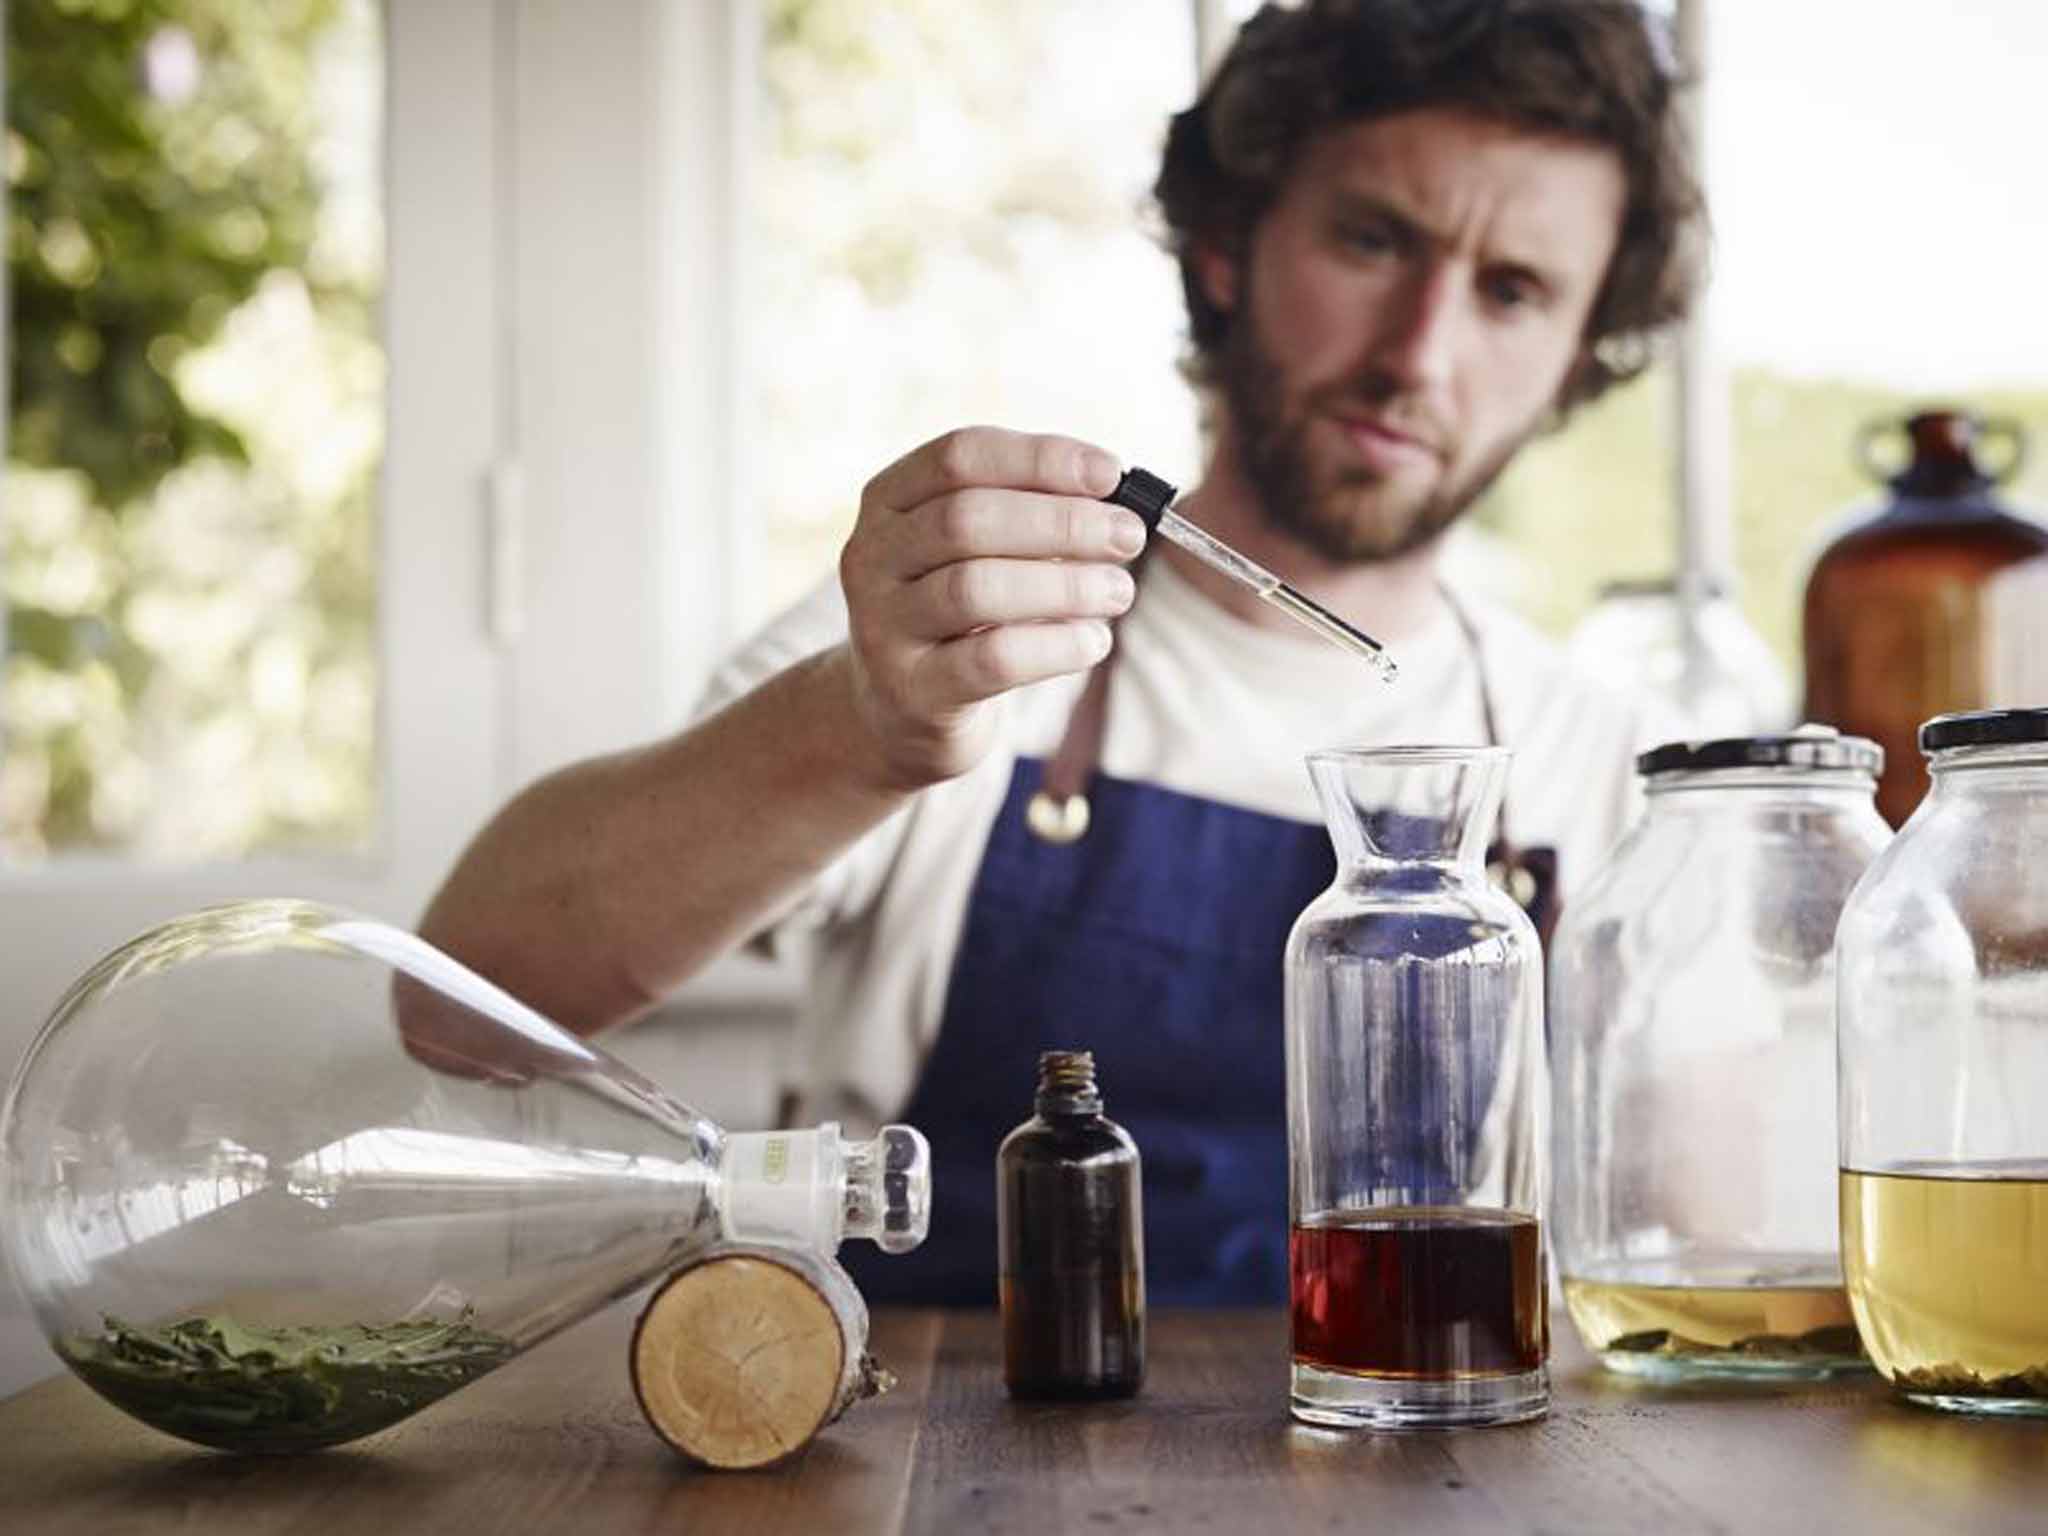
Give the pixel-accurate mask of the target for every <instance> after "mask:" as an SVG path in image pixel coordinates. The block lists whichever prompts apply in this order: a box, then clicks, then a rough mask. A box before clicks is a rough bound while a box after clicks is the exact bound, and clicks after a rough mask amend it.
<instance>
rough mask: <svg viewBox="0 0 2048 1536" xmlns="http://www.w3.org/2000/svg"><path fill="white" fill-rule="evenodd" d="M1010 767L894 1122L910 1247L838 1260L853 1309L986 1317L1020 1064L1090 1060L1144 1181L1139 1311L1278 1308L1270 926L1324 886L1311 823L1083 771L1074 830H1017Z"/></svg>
mask: <svg viewBox="0 0 2048 1536" xmlns="http://www.w3.org/2000/svg"><path fill="white" fill-rule="evenodd" d="M1043 772H1044V768H1043V765H1042V764H1041V763H1040V762H1038V761H1037V760H1036V759H1029V758H1026V759H1020V760H1019V762H1018V763H1017V766H1016V769H1015V771H1014V772H1013V773H1012V775H1011V778H1010V787H1009V793H1008V795H1007V796H1006V798H1005V800H1004V802H1003V808H1002V811H1001V812H1000V814H998V816H997V817H996V822H995V828H994V830H993V831H992V832H991V833H990V835H989V841H988V847H987V850H986V852H985V853H984V854H983V856H982V863H981V869H980V873H979V874H978V875H977V876H976V879H975V884H974V891H973V894H972V896H971V897H970V898H969V901H968V905H967V915H966V921H965V925H964V926H963V928H962V930H961V935H960V948H959V952H958V955H957V957H956V959H955V961H954V965H953V975H952V979H951V983H950V985H949V987H948V990H947V994H946V1007H945V1013H944V1015H943V1017H942V1019H941V1022H940V1025H939V1037H938V1042H937V1044H936V1045H935V1046H934V1047H933V1050H932V1054H931V1056H930V1058H929V1059H928V1060H927V1061H926V1063H925V1066H924V1070H923V1072H922V1074H921V1075H920V1077H919V1079H918V1085H917V1091H916V1093H915V1094H914V1095H913V1096H912V1098H911V1101H910V1104H909V1106H908V1107H907V1108H906V1109H905V1110H904V1111H903V1114H902V1115H901V1116H900V1118H901V1119H903V1120H905V1121H907V1122H909V1123H910V1124H911V1125H914V1126H916V1127H917V1128H918V1129H919V1130H921V1131H923V1132H924V1134H925V1135H926V1136H927V1137H928V1138H929V1139H930V1141H931V1146H932V1181H933V1206H932V1224H931V1235H930V1237H929V1238H927V1239H926V1241H925V1243H924V1245H923V1246H922V1247H921V1248H919V1249H917V1250H916V1251H915V1252H912V1253H908V1254H903V1255H899V1256H893V1257H892V1256H889V1255H885V1254H881V1253H878V1252H876V1251H874V1250H873V1249H870V1248H868V1247H867V1245H865V1244H858V1245H850V1246H849V1247H848V1248H846V1249H844V1250H842V1251H841V1254H840V1260H841V1262H842V1263H844V1264H846V1266H847V1268H848V1269H849V1270H851V1271H852V1272H853V1276H854V1279H855V1280H856V1281H857V1282H858V1283H859V1285H860V1288H861V1291H862V1292H863V1294H864V1295H865V1296H866V1297H867V1299H868V1301H869V1302H870V1303H873V1304H877V1305H883V1304H888V1303H909V1304H921V1305H949V1306H993V1305H994V1304H995V1301H996V1283H995V1282H996V1216H995V1203H996V1194H995V1190H996V1179H995V1159H996V1149H997V1147H998V1146H999V1145H1000V1144H1001V1142H1002V1138H1003V1137H1004V1136H1005V1135H1006V1134H1007V1133H1008V1132H1009V1130H1010V1129H1011V1127H1013V1126H1015V1125H1017V1124H1019V1123H1020V1122H1021V1121H1023V1120H1025V1119H1027V1118H1029V1116H1030V1114H1031V1096H1032V1091H1033V1089H1034V1087H1035V1086H1036V1084H1037V1080H1038V1053H1039V1052H1040V1051H1043V1050H1055V1049H1078V1050H1089V1051H1093V1052H1094V1053H1095V1070H1096V1079H1097V1081H1098V1082H1100V1083H1101V1085H1102V1096H1103V1101H1104V1109H1105V1112H1106V1113H1107V1114H1108V1115H1109V1117H1110V1118H1111V1119H1113V1120H1115V1121H1116V1122H1117V1123H1118V1124H1120V1125H1122V1126H1123V1127H1124V1128H1125V1129H1126V1130H1128V1131H1129V1132H1130V1133H1131V1135H1132V1136H1133V1137H1134V1138H1136V1140H1137V1143H1138V1150H1139V1155H1140V1158H1141V1159H1142V1167H1143V1172H1144V1201H1145V1286H1146V1293H1147V1295H1148V1297H1149V1298H1150V1300H1151V1302H1152V1304H1153V1305H1156V1306H1262V1305H1270V1304H1276V1303H1279V1302H1282V1301H1284V1300H1285V1299H1286V1294H1287V1251H1286V1244H1287V1100H1286V1037H1285V1033H1284V1025H1283V1021H1282V990H1283V966H1282V963H1281V962H1282V956H1283V954H1284V952H1285V949H1286V945H1287V934H1288V930H1289V929H1290V928H1291V927H1292V926H1293V924H1294V919H1295V918H1296V916H1297V915H1299V913H1300V912H1301V909H1302V908H1303V907H1305V906H1307V905H1308V903H1309V902H1310V901H1312V900H1313V899H1314V898H1315V897H1316V896H1317V895H1318V894H1320V893H1321V891H1322V890H1323V888H1324V887H1325V886H1327V885H1328V884H1329V883H1330V880H1331V878H1332V876H1333V875H1334V874H1335V872H1336V859H1335V856H1334V854H1333V853H1332V852H1331V849H1330V840H1329V835H1328V833H1327V832H1326V831H1325V830H1324V828H1323V826H1322V824H1321V823H1319V822H1316V823H1310V822H1299V821H1292V820H1288V819H1286V818H1284V817H1278V816H1268V815H1264V814H1262V813H1260V812H1256V811H1248V810H1243V809H1239V808H1237V807H1234V806H1228V805H1222V804H1219V803H1217V802H1214V801H1209V800H1202V799H1198V798H1196V797H1194V796H1190V795H1183V794H1179V793H1177V792H1175V791H1172V790H1167V789H1161V788H1158V787H1156V786H1152V785H1146V784H1137V783H1133V782H1130V781H1128V780H1123V779H1115V778H1110V777H1108V776H1107V775H1102V774H1097V775H1096V776H1095V777H1094V779H1093V780H1092V782H1091V783H1090V785H1089V792H1088V799H1089V802H1090V806H1091V811H1092V814H1091V817H1090V821H1089V826H1088V834H1087V836H1086V837H1084V838H1082V839H1081V840H1080V841H1078V842H1074V843H1068V844H1063V845H1061V844H1053V843H1049V842H1045V841H1043V840H1041V839H1040V838H1038V837H1036V836H1034V835H1033V834H1032V833H1031V832H1030V831H1029V830H1028V829H1027V826H1026V822H1025V808H1026V806H1027V805H1028V804H1029V802H1030V800H1031V797H1032V795H1033V793H1034V792H1035V791H1036V790H1037V789H1038V787H1039V784H1040V781H1041V778H1042V776H1043Z"/></svg>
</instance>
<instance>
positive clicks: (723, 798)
mask: <svg viewBox="0 0 2048 1536" xmlns="http://www.w3.org/2000/svg"><path fill="white" fill-rule="evenodd" d="M848 665H849V662H848V658H847V656H846V653H845V650H844V648H836V649H834V650H831V651H827V652H825V653H823V654H821V655H819V656H816V657H813V658H812V659H810V660H809V661H805V662H800V663H798V664H797V665H796V666H794V667H791V668H790V669H789V670H788V671H786V672H783V673H781V674H780V675H778V676H776V677H774V678H771V679H770V680H769V681H768V682H766V683H764V684H763V685H762V686H761V687H760V688H758V689H756V690H755V691H754V692H752V693H750V694H748V695H746V696H745V697H744V698H741V699H739V700H736V701H735V702H734V703H733V704H732V705H731V706H729V707H728V708H727V709H725V710H723V711H721V712H720V713H719V714H717V715H715V716H713V717H712V718H710V719H708V720H705V721H703V722H701V723H700V724H698V725H696V726H695V727H693V728H692V729H690V730H689V731H686V732H684V733H683V734H682V735H680V736H677V737H675V738H673V739H671V740H668V741H664V742H660V743H657V744H655V745H652V746H648V747H643V748H639V749H637V750H634V751H631V752H624V753H620V754H618V755H616V756H612V757H604V758H596V759H592V760H590V761H588V762H583V763H578V764H575V765H573V766H571V767H569V768H565V769H562V770H561V771H559V772H557V773H554V774H551V775H549V776H548V777H547V778H545V779H542V780H540V781H539V782H538V783H536V784H534V785H532V786H531V787H530V788H528V789H527V790H525V791H524V792H522V793H521V794H520V795H519V796H518V797H517V798H515V799H514V800H513V801H512V802H511V804H509V805H507V806H506V807H505V808H504V810H502V811H501V812H499V814H498V815H497V816H496V817H495V818H494V819H493V820H492V821H491V822H490V824H489V825H487V826H486V827H485V828H484V830H483V831H482V832H481V833H480V834H478V836H477V838H476V839H475V841H474V842H472V843H471V844H470V846H469V848H468V850H467V851H466V852H465V853H464V854H463V856H462V859H461V861H460V862H459V863H458V864H457V865H456V867H455V870H454V872H453V873H452V874H451V875H450V876H449V878H448V880H447V882H446V884H444V885H443V886H442V888H441V890H440V892H439V894H438V895H436V896H435V898H434V900H433V903H432V905H431V906H430V907H429V908H428V911H427V914H426V917H425V919H424V920H423V921H422V923H421V928H420V931H421V933H422V935H423V936H424V937H425V938H426V939H427V940H428V941H429V942H431V943H433V944H435V945H437V946H438V947H440V948H441V949H444V950H446V951H447V952H448V953H449V954H451V955H453V956H455V958H457V959H458V960H461V961H463V962H464V963H465V964H467V965H469V966H470V967H472V968H473V969H475V970H477V971H479V972H481V973H482V974H483V975H485V976H488V977H489V978H490V979H491V980H492V981H495V982H497V983H498V984H499V985H500V986H503V987H504V988H506V989H507V990H508V991H510V992H512V993H513V994H515V995H516V996H518V997H520V998H521V999H523V1000H525V1001H526V1002H529V1003H531V1004H532V1005H533V1006H534V1007H536V1008H538V1009H540V1011H541V1012H543V1013H545V1014H547V1015H548V1016H549V1017H550V1018H553V1019H554V1020H556V1021H557V1022H558V1023H560V1024H562V1025H564V1026H565V1027H567V1028H570V1029H574V1030H578V1031H582V1032H589V1031H592V1030H596V1029H601V1028H603V1027H604V1026H605V1025H607V1024H612V1023H616V1022H618V1021H620V1020H622V1019H625V1018H628V1017H630V1016H631V1015H633V1014H635V1013H638V1012H640V1011H642V1010H644V1009H645V1008H647V1007H649V1006H651V1005H652V1004H654V1003H655V1002H657V1001H659V999H660V998H661V997H662V996H664V995H665V994H666V993H667V992H668V991H669V990H671V989H672V988H674V987H675V986H677V985H679V984H680V983H682V982H683V981H685V980H687V979H688V978H689V977H690V976H691V975H693V974H694V973H695V972H697V971H698V970H699V969H701V968H702V967H703V966H705V965H706V964H708V963H709V962H710V961H712V960H713V959H715V958H717V956H718V955H719V954H721V953H722V952H724V951H725V950H726V949H728V948H729V947H731V946H732V945H733V944H735V943H737V942H738V941H739V940H740V939H742V938H744V937H745V936H746V935H747V934H748V933H749V932H751V931H752V930H753V928H754V927H755V925H756V924H757V923H758V922H759V920H760V919H761V918H762V917H763V916H764V915H765V914H767V913H769V912H771V911H772V910H773V909H774V908H775V907H776V906H777V905H778V904H779V903H780V902H782V901H784V900H785V899H787V898H788V896H789V895H790V894H791V893H792V892H794V891H796V890H798V889H800V888H801V887H802V886H803V885H804V884H805V883H806V882H808V881H809V880H811V879H812V878H814V877H815V876H816V875H817V873H818V872H819V871H820V870H822V869H823V868H824V867H825V866H826V865H827V864H828V863H830V862H831V860H832V859H833V858H834V857H835V856H837V855H838V854H839V853H841V852H843V851H844V850H845V849H846V848H847V847H848V846H850V845H851V844H852V843H853V842H854V841H855V840H856V839H857V838H858V837H860V835H861V834H862V833H864V832H866V831H868V830H869V829H870V828H872V827H874V826H875V825H876V824H877V823H878V822H880V821H882V820H883V819H884V818H885V817H887V816H888V815H889V814H890V813H891V812H892V811H894V810H896V809H897V808H898V807H900V806H901V805H902V804H903V803H904V801H905V799H906V798H907V796H906V794H905V792H903V791H902V790H898V789H889V788H884V787H882V784H881V781H880V779H879V778H878V776H876V775H874V774H871V773H868V772H864V771H863V767H862V764H861V760H860V758H859V756H858V754H857V753H856V752H854V751H851V750H849V747H850V744H851V743H853V742H855V741H857V740H858V739H859V731H858V724H857V721H856V719H855V717H854V704H853V693H852V689H851V688H850V686H849V684H848V676H847V668H848Z"/></svg>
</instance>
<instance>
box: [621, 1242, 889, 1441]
mask: <svg viewBox="0 0 2048 1536" xmlns="http://www.w3.org/2000/svg"><path fill="white" fill-rule="evenodd" d="M866 1343H867V1308H866V1306H865V1305H864V1304H863V1303H862V1301H861V1298H860V1293H859V1291H857V1290H856V1289H855V1288H854V1285H853V1282H852V1280H851V1279H850V1278H848V1276H847V1275H846V1272H845V1271H844V1270H842V1269H840V1268H839V1266H838V1265H837V1264H833V1263H831V1262H830V1261H829V1260H823V1259H820V1258H818V1257H817V1256H815V1255H811V1254H808V1253H798V1252H791V1253H782V1252H779V1251H771V1250H763V1249H736V1250H731V1251H725V1252H719V1253H714V1254H712V1255H710V1256H708V1257H706V1258H704V1259H703V1260H701V1261H699V1262H698V1263H696V1264H693V1265H691V1266H690V1267H689V1268H686V1269H683V1270H680V1271H678V1272H677V1273H675V1274H674V1275H671V1276H670V1277H669V1278H668V1279H667V1280H666V1281H664V1282H663V1283H662V1285H661V1286H660V1288H659V1289H657V1290H656V1291H655V1293H654V1295H653V1296H652V1297H651V1298H650V1299H649V1301H648V1303H647V1308H646V1310H645V1311H644V1312H642V1313H641V1314H640V1321H639V1323H638V1324H637V1325H636V1326H635V1328H634V1331H633V1349H632V1364H633V1391H634V1394H635V1396H637V1397H638V1398H639V1400H640V1410H641V1412H642V1413H644V1414H645V1415H646V1416H647V1422H648V1423H649V1424H651V1425H652V1426H653V1427H654V1431H655V1433H656V1434H658V1435H660V1436H661V1438H662V1439H664V1440H666V1441H667V1442H668V1443H669V1444H670V1445H671V1446H673V1447H675V1449H676V1450H678V1451H680V1452H681V1453H682V1454H683V1455H685V1456H687V1457H689V1458H690V1459H691V1460H693V1461H697V1462H700V1463H702V1464H703V1465H705V1466H708V1467H718V1468H725V1469H738V1468H751V1467H765V1466H769V1465H772V1464H773V1463H775V1462H778V1461H781V1460H782V1459H783V1458H785V1457H787V1456H791V1455H794V1454H795V1453H796V1452H797V1451H799V1450H801V1449H802V1448H803V1447H804V1445H805V1444H807V1443H808V1442H809V1440H810V1438H811V1437H812V1436H813V1435H815V1434H816V1433H817V1432H818V1431H819V1430H820V1429H822V1428H823V1427H824V1426H825V1425H826V1424H828V1423H830V1422H831V1421H832V1420H833V1419H834V1418H836V1417H838V1415H839V1414H840V1412H841V1411H843V1410H844V1409H845V1407H846V1406H847V1404H848V1403H850V1402H852V1401H853V1400H854V1399H855V1398H857V1397H860V1396H865V1395H867V1394H868V1393H869V1392H872V1391H873V1390H875V1386H874V1380H873V1377H874V1372H873V1368H872V1365H871V1363H870V1362H868V1361H867V1360H866V1357H865V1355H864V1354H863V1350H864V1348H865V1346H866Z"/></svg>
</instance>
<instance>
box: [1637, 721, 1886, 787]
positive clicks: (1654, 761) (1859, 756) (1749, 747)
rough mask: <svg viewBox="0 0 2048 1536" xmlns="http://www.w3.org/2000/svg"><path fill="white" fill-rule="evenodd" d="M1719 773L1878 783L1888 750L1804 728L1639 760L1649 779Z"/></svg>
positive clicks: (1671, 748) (1678, 747)
mask: <svg viewBox="0 0 2048 1536" xmlns="http://www.w3.org/2000/svg"><path fill="white" fill-rule="evenodd" d="M1715 768H1846V769H1851V770H1853V771H1855V772H1858V773H1867V774H1870V775H1871V776H1872V777H1873V778H1874V777H1876V776H1877V775H1878V774H1880V773H1882V772H1884V748H1883V747H1880V746H1879V745H1878V744H1877V743H1876V742H1874V741H1871V740H1868V739H1867V738H1865V737H1862V736H1844V735H1843V734H1842V733H1841V732H1840V731H1837V730H1836V729H1835V728H1834V727H1833V726H1831V725H1802V726H1800V727H1799V729H1798V730H1796V731H1787V732H1784V733H1782V734H1779V735H1771V736H1725V737H1722V738H1721V739H1720V740H1718V741H1668V742H1666V743H1665V744H1664V745H1663V746H1661V747H1652V748H1651V749H1650V750H1649V751H1647V752H1645V753H1643V754H1642V755H1641V756H1640V757H1638V758H1637V759H1636V772H1638V773H1640V774H1643V775H1644V776H1646V777H1649V776H1654V775H1656V774H1660V773H1696V772H1700V771H1701V770H1711V769H1715Z"/></svg>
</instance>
